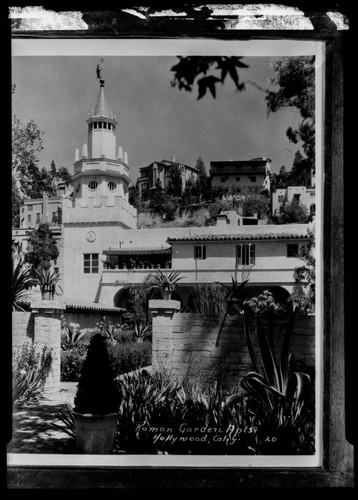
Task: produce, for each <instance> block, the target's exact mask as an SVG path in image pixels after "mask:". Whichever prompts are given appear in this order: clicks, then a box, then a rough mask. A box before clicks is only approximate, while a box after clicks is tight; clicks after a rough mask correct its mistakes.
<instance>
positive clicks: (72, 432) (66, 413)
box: [50, 403, 76, 438]
mask: <svg viewBox="0 0 358 500" xmlns="http://www.w3.org/2000/svg"><path fill="white" fill-rule="evenodd" d="M56 417H57V419H58V420H60V422H62V423H63V425H59V424H58V423H57V422H50V425H51V426H52V427H54V428H55V429H56V430H60V431H62V432H65V433H66V434H68V435H69V436H70V437H71V438H75V437H76V429H75V419H74V415H73V408H72V406H71V405H70V404H69V403H67V404H66V408H65V409H63V410H59V411H58V412H57V413H56Z"/></svg>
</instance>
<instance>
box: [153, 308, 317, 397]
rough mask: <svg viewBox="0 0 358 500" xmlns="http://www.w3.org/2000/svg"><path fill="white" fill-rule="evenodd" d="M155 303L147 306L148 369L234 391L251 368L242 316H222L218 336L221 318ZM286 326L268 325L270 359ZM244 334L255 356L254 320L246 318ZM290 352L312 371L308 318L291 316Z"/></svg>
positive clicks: (312, 347)
mask: <svg viewBox="0 0 358 500" xmlns="http://www.w3.org/2000/svg"><path fill="white" fill-rule="evenodd" d="M160 302H165V301H154V300H153V301H151V303H150V307H151V312H152V314H153V361H152V364H153V366H154V367H156V368H164V369H165V370H167V371H169V372H170V373H171V374H172V376H173V377H175V378H176V379H177V380H178V381H179V382H181V381H183V379H184V378H185V377H189V379H190V381H192V382H195V383H199V384H200V385H204V384H206V383H212V382H213V381H214V380H216V379H219V380H221V381H222V384H223V387H225V388H227V389H235V388H237V387H238V388H239V387H240V381H241V379H242V377H243V376H244V375H245V374H246V373H247V372H248V371H249V370H251V369H252V368H253V367H252V363H251V358H250V355H249V351H248V347H247V343H246V338H245V331H244V321H245V317H244V316H243V315H235V316H227V318H226V320H225V323H224V326H223V328H222V331H221V333H220V336H219V332H220V327H221V324H222V321H223V317H224V315H212V316H208V315H206V314H195V313H179V312H176V311H177V310H178V306H176V305H175V304H173V303H175V302H176V301H168V304H167V307H165V306H164V305H163V304H160ZM169 302H170V303H172V304H169ZM177 304H178V303H177ZM264 321H265V320H264ZM265 323H266V324H267V322H266V321H265ZM286 324H287V320H284V319H276V320H275V321H274V339H273V342H274V345H275V346H276V355H279V352H280V348H281V342H282V339H283V336H284V332H285V329H286ZM250 333H251V335H252V338H253V341H254V344H255V350H256V354H257V356H258V355H259V349H258V340H257V335H256V322H255V320H254V319H253V320H250ZM218 337H219V338H218ZM290 352H291V353H293V354H294V355H295V358H296V359H299V360H302V361H303V362H304V363H306V364H307V365H309V366H312V367H314V365H315V317H314V316H299V317H297V318H296V322H295V329H294V334H293V337H292V340H291V344H290Z"/></svg>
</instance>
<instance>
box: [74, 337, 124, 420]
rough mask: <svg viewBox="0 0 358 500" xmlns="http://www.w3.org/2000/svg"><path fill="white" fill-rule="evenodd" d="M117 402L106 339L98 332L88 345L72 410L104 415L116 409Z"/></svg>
mask: <svg viewBox="0 0 358 500" xmlns="http://www.w3.org/2000/svg"><path fill="white" fill-rule="evenodd" d="M118 403H119V399H118V392H117V386H116V383H115V375H114V372H113V370H112V367H111V362H110V358H109V354H108V350H107V345H106V339H105V338H104V336H103V335H101V334H100V333H98V334H96V335H94V336H93V337H92V339H91V342H90V345H89V347H88V352H87V357H86V359H85V362H84V364H83V367H82V372H81V377H80V381H79V383H78V387H77V393H76V396H75V399H74V410H75V411H76V412H79V413H92V414H97V415H104V414H106V413H114V412H116V411H118Z"/></svg>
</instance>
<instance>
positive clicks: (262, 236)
mask: <svg viewBox="0 0 358 500" xmlns="http://www.w3.org/2000/svg"><path fill="white" fill-rule="evenodd" d="M304 238H306V239H307V238H308V236H307V234H301V233H285V232H283V233H270V232H267V233H265V232H262V233H241V234H200V235H199V234H197V235H195V234H193V235H190V236H177V237H172V238H171V237H169V238H168V239H167V241H168V242H171V241H238V240H282V239H285V240H287V239H289V240H292V239H304Z"/></svg>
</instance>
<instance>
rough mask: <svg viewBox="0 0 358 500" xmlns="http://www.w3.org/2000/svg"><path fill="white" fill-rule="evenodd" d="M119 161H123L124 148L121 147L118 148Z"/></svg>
mask: <svg viewBox="0 0 358 500" xmlns="http://www.w3.org/2000/svg"><path fill="white" fill-rule="evenodd" d="M118 160H123V148H122V146H119V148H118Z"/></svg>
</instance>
